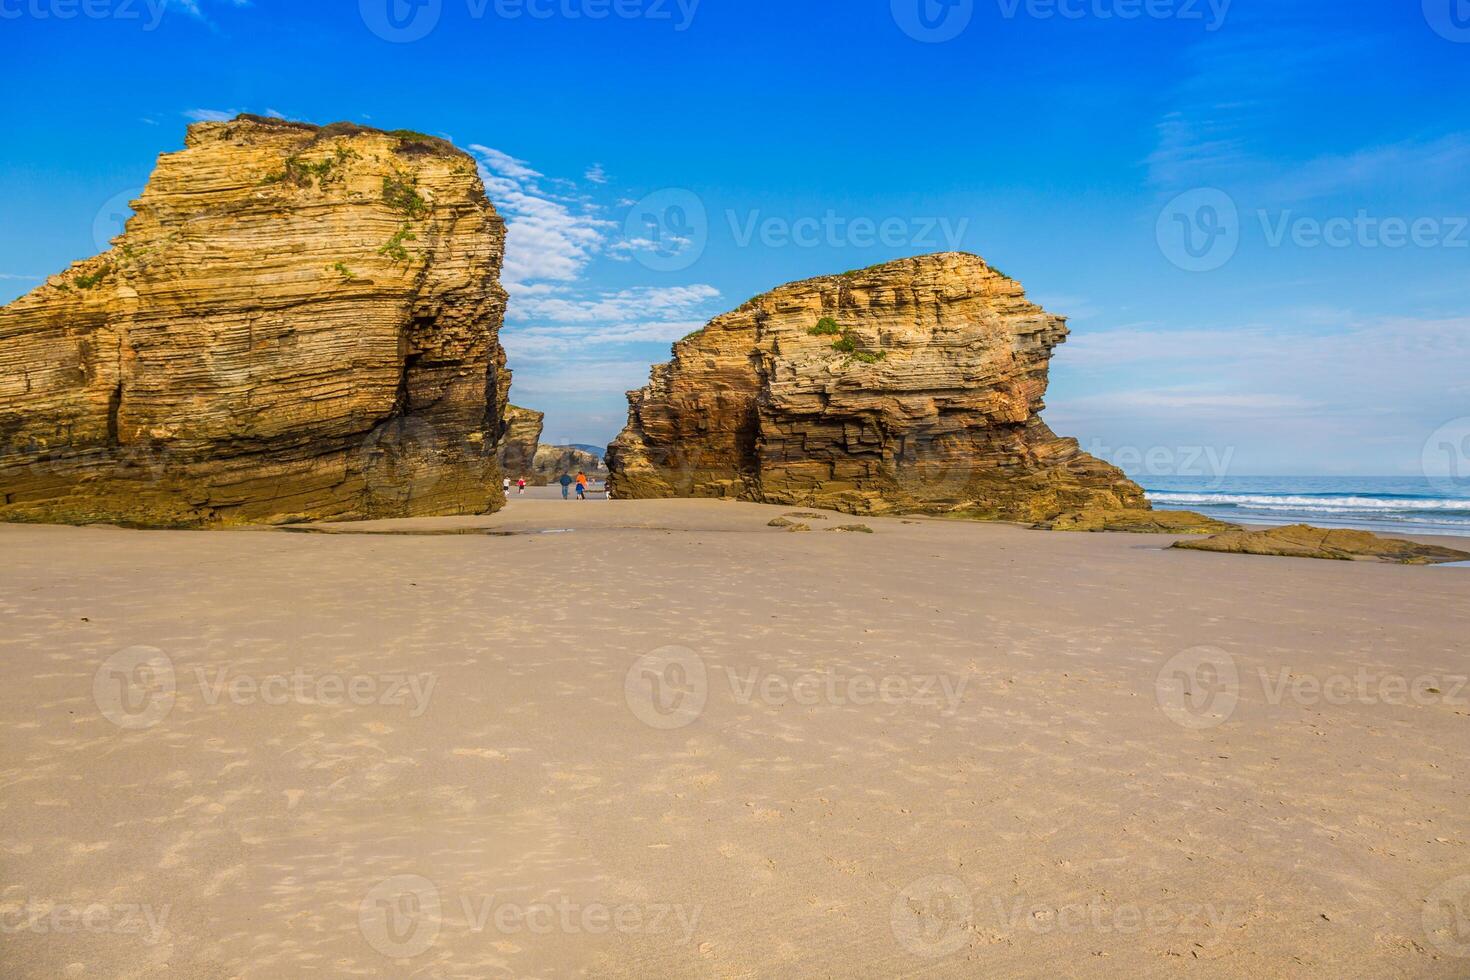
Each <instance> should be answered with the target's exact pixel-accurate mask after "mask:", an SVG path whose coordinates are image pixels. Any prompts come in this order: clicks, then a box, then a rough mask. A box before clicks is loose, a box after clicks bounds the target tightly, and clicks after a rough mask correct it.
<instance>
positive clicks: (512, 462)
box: [500, 405, 546, 481]
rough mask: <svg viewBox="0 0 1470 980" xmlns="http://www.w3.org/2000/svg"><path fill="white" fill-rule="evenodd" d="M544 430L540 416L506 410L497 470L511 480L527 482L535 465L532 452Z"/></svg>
mask: <svg viewBox="0 0 1470 980" xmlns="http://www.w3.org/2000/svg"><path fill="white" fill-rule="evenodd" d="M545 426H546V415H545V413H543V412H536V411H532V410H531V409H529V408H521V407H520V406H519V405H510V406H507V408H506V410H505V425H504V433H503V435H501V437H500V470H501V472H502V473H504V474H505V475H506V476H508V477H510V478H511V479H512V480H518V479H520V478H521V477H525V478H526V479H527V480H528V481H529V480H530V479H531V475H532V469H533V467H534V466H535V465H536V450H537V449H538V448H540V445H541V432H542V430H543V429H544V428H545Z"/></svg>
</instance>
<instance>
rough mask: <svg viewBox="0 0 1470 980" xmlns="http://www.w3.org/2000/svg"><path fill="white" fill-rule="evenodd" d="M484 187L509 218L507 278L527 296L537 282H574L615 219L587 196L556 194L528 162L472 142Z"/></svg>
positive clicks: (514, 290)
mask: <svg viewBox="0 0 1470 980" xmlns="http://www.w3.org/2000/svg"><path fill="white" fill-rule="evenodd" d="M470 150H471V151H473V152H474V153H475V154H476V155H477V156H478V157H479V158H480V176H481V177H482V178H483V179H484V181H485V190H486V191H487V192H488V193H489V195H490V198H491V200H493V201H494V202H495V205H496V207H497V208H498V209H499V210H500V211H501V213H502V214H503V215H504V216H505V219H506V256H505V282H506V288H507V289H508V290H510V292H511V294H512V295H523V294H524V292H523V291H524V289H525V287H526V286H527V285H530V284H532V283H534V282H535V281H536V280H551V281H554V282H572V281H575V280H576V279H577V278H578V276H580V275H581V273H582V271H583V270H584V269H585V268H586V267H587V264H588V263H589V262H590V261H591V260H592V257H593V256H594V255H595V254H596V253H597V251H598V250H599V248H600V247H601V246H602V244H603V241H604V240H605V238H606V236H607V234H608V232H609V230H610V229H611V228H612V227H614V224H613V222H611V221H608V220H606V219H604V218H602V217H601V216H600V215H599V214H598V211H597V209H596V208H595V207H594V206H592V205H591V204H589V203H588V202H587V201H585V200H578V199H577V198H576V197H574V196H572V195H567V194H554V193H551V192H549V191H546V190H544V189H543V188H542V186H541V181H542V180H543V179H544V175H543V174H542V173H541V172H540V171H538V170H535V169H533V168H532V167H531V166H530V165H529V164H528V163H526V162H525V161H524V160H518V159H516V158H515V157H513V156H511V155H510V154H508V153H504V152H502V151H500V150H497V149H495V148H493V147H489V146H484V145H482V144H478V143H474V144H471V145H470Z"/></svg>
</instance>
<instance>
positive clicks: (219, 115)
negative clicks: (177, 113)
mask: <svg viewBox="0 0 1470 980" xmlns="http://www.w3.org/2000/svg"><path fill="white" fill-rule="evenodd" d="M239 114H240V112H239V110H238V109H186V110H185V111H184V118H185V119H192V120H193V121H194V122H229V121H230V120H231V119H234V118H235V117H236V116H238V115H239Z"/></svg>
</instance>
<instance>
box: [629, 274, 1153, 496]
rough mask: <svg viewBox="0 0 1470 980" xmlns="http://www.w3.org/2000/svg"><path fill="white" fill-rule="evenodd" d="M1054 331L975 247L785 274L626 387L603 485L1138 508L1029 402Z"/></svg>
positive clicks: (1039, 391)
mask: <svg viewBox="0 0 1470 980" xmlns="http://www.w3.org/2000/svg"><path fill="white" fill-rule="evenodd" d="M1066 336H1067V326H1066V321H1065V319H1064V318H1062V317H1059V316H1053V315H1052V314H1049V313H1047V312H1046V311H1045V310H1043V309H1041V308H1040V307H1039V306H1036V305H1035V304H1034V303H1031V302H1030V301H1028V300H1027V299H1026V296H1025V292H1024V290H1022V288H1021V286H1020V284H1019V283H1017V282H1015V281H1014V280H1012V279H1009V278H1007V277H1006V276H1004V275H1002V274H1001V273H999V272H997V271H996V270H995V269H993V268H991V267H990V266H988V265H987V264H986V263H985V262H984V261H983V260H982V259H980V258H979V257H977V256H974V255H968V254H962V253H944V254H939V255H928V256H922V257H919V258H913V259H904V260H902V261H898V262H892V263H888V264H886V265H881V266H876V267H874V268H871V269H864V270H861V271H858V272H852V273H847V274H845V275H840V276H826V277H822V278H818V279H811V280H807V281H805V282H799V283H793V284H791V285H788V286H782V287H781V288H779V289H776V290H774V291H772V292H769V293H766V294H765V295H763V296H758V297H756V298H755V299H753V300H751V301H750V302H748V303H746V304H745V305H744V306H742V307H740V308H739V309H738V310H735V311H734V312H732V313H727V314H725V315H724V316H721V317H718V318H716V319H715V320H713V321H711V322H710V323H709V325H708V326H706V327H705V328H704V329H703V330H702V331H700V332H699V333H696V334H694V335H693V336H691V337H688V338H686V339H685V340H682V341H680V342H679V343H677V344H675V345H674V359H673V361H672V362H671V363H669V364H662V365H658V366H656V367H655V368H654V369H653V372H652V376H651V380H650V383H649V385H648V386H647V387H645V388H643V389H642V390H640V391H636V392H631V393H630V394H629V396H628V398H629V415H628V426H627V428H626V429H624V430H623V432H622V434H621V435H620V436H619V437H618V438H617V440H616V441H615V442H614V443H613V444H612V445H611V446H610V447H608V463H609V467H610V469H611V470H612V482H613V487H614V491H615V493H616V494H617V496H619V497H623V498H629V497H671V496H696V497H708V496H729V497H740V498H743V499H748V500H756V501H766V502H771V503H783V504H799V505H804V506H822V507H830V508H834V509H838V510H843V511H848V512H851V513H873V514H878V513H887V512H908V513H942V514H952V515H955V516H965V517H974V518H980V519H999V520H1018V521H1028V522H1046V521H1050V520H1054V519H1055V518H1057V517H1058V516H1060V515H1064V514H1072V513H1076V512H1080V511H1097V510H1138V509H1147V507H1148V504H1147V502H1146V500H1145V499H1144V495H1143V491H1142V489H1141V488H1140V487H1138V485H1137V484H1135V483H1133V482H1132V481H1130V480H1128V478H1127V477H1126V476H1124V474H1123V472H1122V471H1121V470H1118V469H1117V468H1115V467H1113V466H1111V465H1109V464H1107V463H1104V462H1102V461H1101V460H1098V459H1095V458H1094V457H1092V456H1089V455H1087V454H1086V453H1083V452H1082V451H1081V450H1080V449H1079V448H1078V445H1077V442H1076V441H1075V440H1073V439H1063V438H1059V437H1057V436H1056V435H1055V434H1054V433H1053V432H1052V431H1051V430H1050V429H1049V428H1047V426H1046V425H1045V423H1043V422H1042V421H1041V419H1040V417H1039V413H1040V411H1041V409H1042V407H1043V402H1042V398H1043V396H1044V395H1045V393H1046V386H1047V365H1048V362H1049V361H1050V359H1051V355H1052V351H1053V349H1054V348H1055V347H1056V346H1057V345H1058V344H1060V343H1062V342H1063V341H1064V340H1065V339H1066Z"/></svg>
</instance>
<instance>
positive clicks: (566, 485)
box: [556, 473, 572, 500]
mask: <svg viewBox="0 0 1470 980" xmlns="http://www.w3.org/2000/svg"><path fill="white" fill-rule="evenodd" d="M556 482H558V483H560V484H561V499H563V500H570V499H572V477H571V475H570V474H568V473H563V474H562V475H561V479H560V480H558V481H556Z"/></svg>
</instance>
